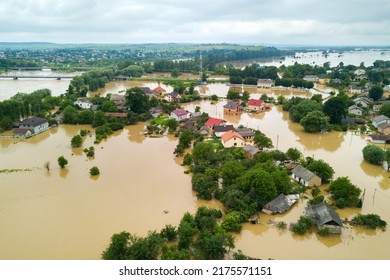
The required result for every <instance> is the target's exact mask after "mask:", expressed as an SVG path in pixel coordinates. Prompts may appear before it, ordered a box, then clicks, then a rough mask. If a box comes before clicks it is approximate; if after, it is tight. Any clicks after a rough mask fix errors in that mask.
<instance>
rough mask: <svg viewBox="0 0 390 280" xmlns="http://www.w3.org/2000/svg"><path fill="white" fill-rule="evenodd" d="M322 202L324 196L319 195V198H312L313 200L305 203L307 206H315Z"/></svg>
mask: <svg viewBox="0 0 390 280" xmlns="http://www.w3.org/2000/svg"><path fill="white" fill-rule="evenodd" d="M322 201H324V196H323V195H319V196H316V197H314V198H313V199H310V200H309V201H308V202H307V203H308V204H309V205H316V204H318V203H321V202H322Z"/></svg>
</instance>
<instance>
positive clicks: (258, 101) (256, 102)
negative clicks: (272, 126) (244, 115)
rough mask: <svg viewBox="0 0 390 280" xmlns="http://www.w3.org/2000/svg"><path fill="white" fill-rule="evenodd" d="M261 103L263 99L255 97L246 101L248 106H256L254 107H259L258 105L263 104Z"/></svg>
mask: <svg viewBox="0 0 390 280" xmlns="http://www.w3.org/2000/svg"><path fill="white" fill-rule="evenodd" d="M263 103H264V101H263V100H256V99H251V100H249V102H248V105H250V106H256V107H260V106H262V105H263Z"/></svg>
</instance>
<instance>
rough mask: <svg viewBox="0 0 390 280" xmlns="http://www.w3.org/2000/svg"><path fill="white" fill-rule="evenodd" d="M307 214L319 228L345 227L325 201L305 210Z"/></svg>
mask: <svg viewBox="0 0 390 280" xmlns="http://www.w3.org/2000/svg"><path fill="white" fill-rule="evenodd" d="M305 211H306V214H307V215H308V216H309V217H310V218H312V219H313V220H314V222H315V223H316V224H317V226H323V225H337V226H340V227H343V222H342V221H341V219H340V217H339V215H337V213H336V211H334V209H333V208H332V207H330V206H329V205H328V204H327V203H325V202H324V201H323V202H321V203H318V204H316V205H312V206H308V207H306V208H305Z"/></svg>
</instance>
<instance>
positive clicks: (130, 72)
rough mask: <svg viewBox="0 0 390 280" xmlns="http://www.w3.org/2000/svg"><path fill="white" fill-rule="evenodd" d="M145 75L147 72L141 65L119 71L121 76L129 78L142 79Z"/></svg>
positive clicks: (130, 66)
mask: <svg viewBox="0 0 390 280" xmlns="http://www.w3.org/2000/svg"><path fill="white" fill-rule="evenodd" d="M144 73H145V70H144V68H143V67H142V66H139V65H129V66H127V67H126V68H124V69H122V70H120V71H119V74H120V75H123V76H127V77H142V75H143V74H144Z"/></svg>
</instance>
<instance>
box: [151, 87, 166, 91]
mask: <svg viewBox="0 0 390 280" xmlns="http://www.w3.org/2000/svg"><path fill="white" fill-rule="evenodd" d="M153 91H154V92H156V93H163V92H166V90H165V89H163V88H162V87H160V86H158V87H156V88H155V89H153Z"/></svg>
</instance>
